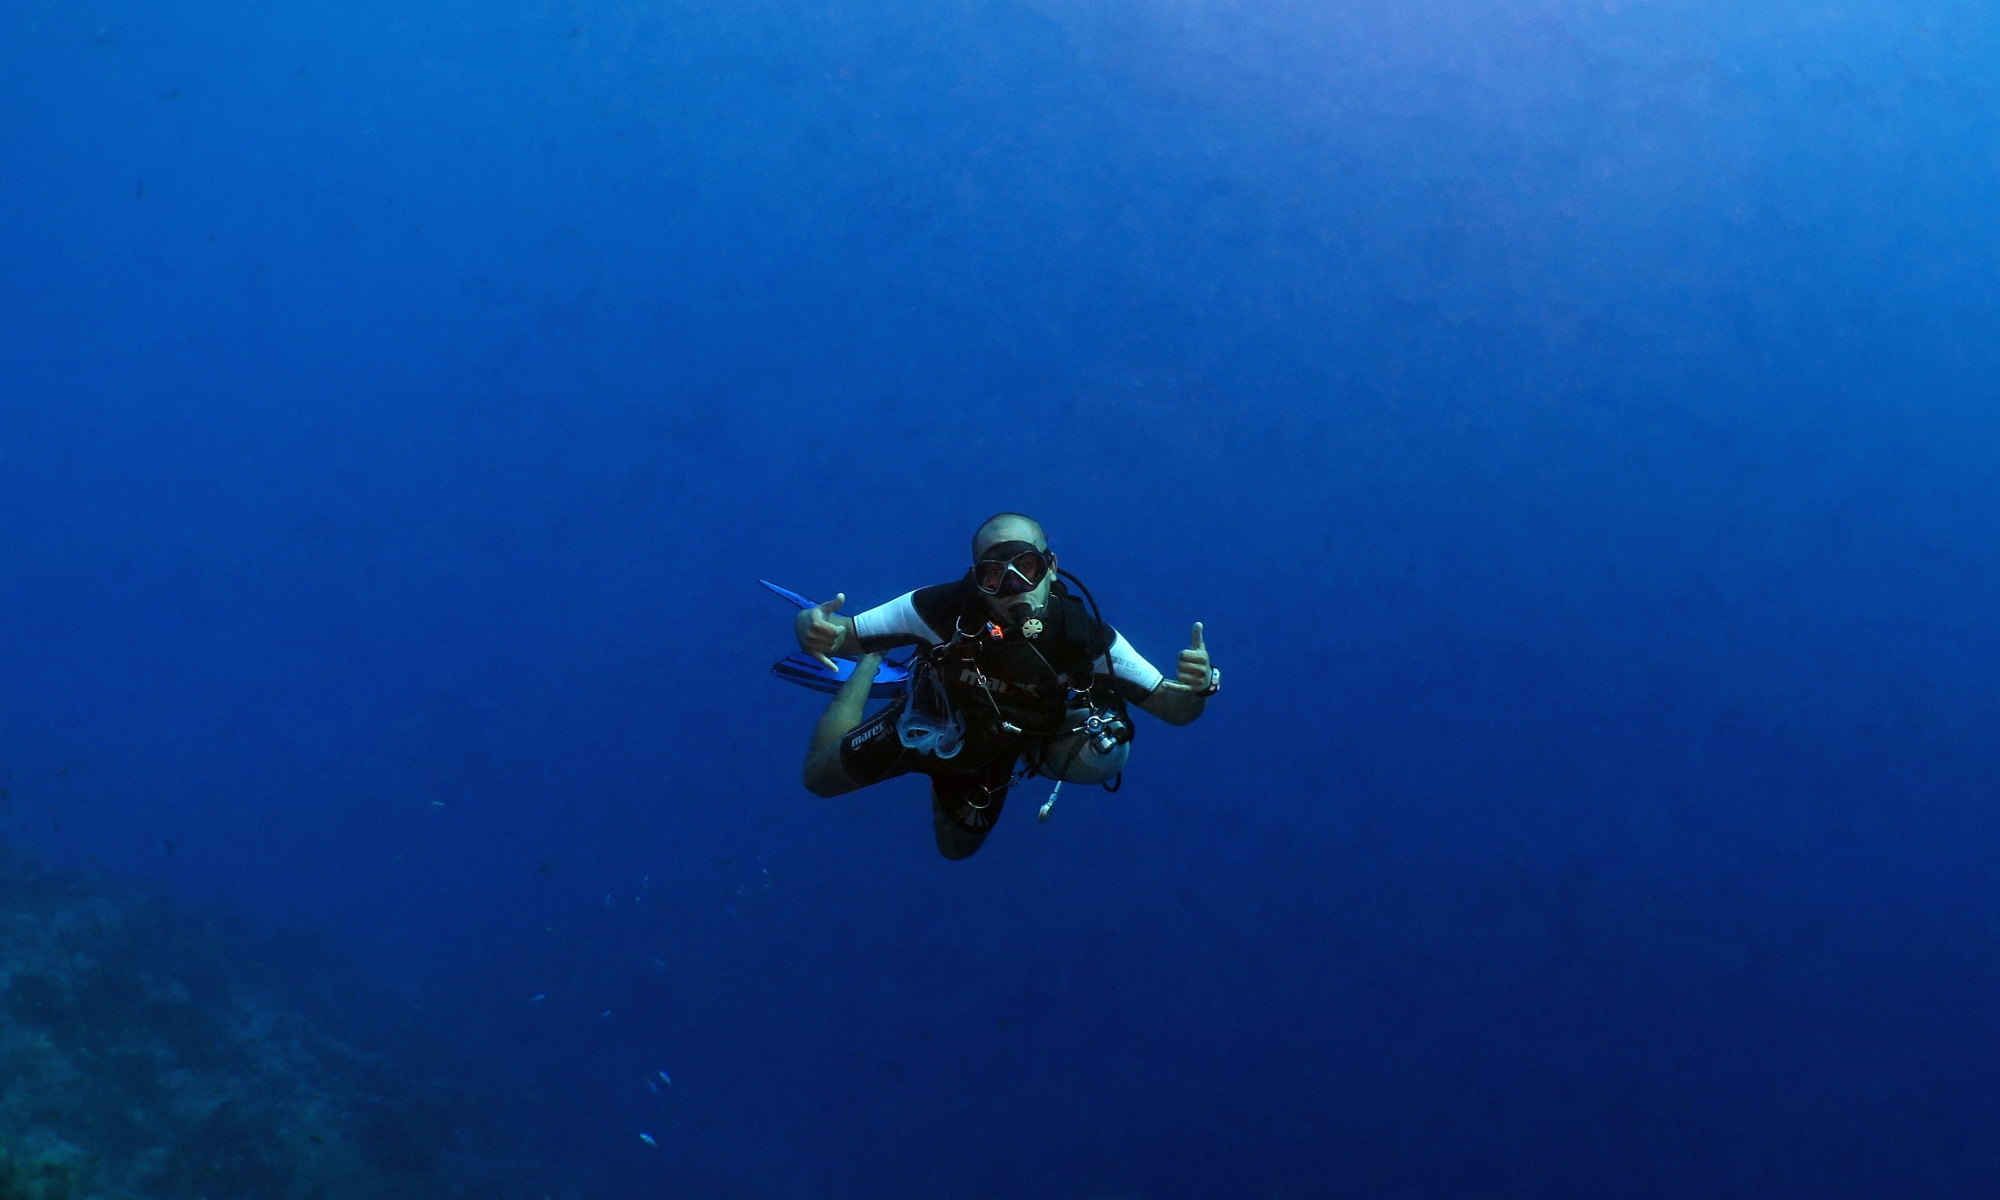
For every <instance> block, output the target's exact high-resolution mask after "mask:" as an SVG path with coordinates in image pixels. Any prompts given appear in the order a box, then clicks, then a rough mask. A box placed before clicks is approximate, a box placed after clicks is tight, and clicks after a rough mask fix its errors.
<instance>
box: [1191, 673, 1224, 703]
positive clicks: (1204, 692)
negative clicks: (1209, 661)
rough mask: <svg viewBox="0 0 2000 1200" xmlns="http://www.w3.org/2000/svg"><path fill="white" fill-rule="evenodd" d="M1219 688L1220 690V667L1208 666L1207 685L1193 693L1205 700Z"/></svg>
mask: <svg viewBox="0 0 2000 1200" xmlns="http://www.w3.org/2000/svg"><path fill="white" fill-rule="evenodd" d="M1221 690H1222V672H1221V670H1220V669H1218V668H1216V667H1210V668H1209V669H1208V686H1207V687H1205V688H1203V689H1201V690H1200V691H1198V692H1196V693H1195V695H1197V696H1200V697H1201V698H1202V699H1204V700H1206V699H1207V698H1208V697H1210V696H1213V695H1215V693H1217V692H1219V691H1221Z"/></svg>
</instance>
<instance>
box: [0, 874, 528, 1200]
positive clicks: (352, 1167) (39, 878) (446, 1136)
mask: <svg viewBox="0 0 2000 1200" xmlns="http://www.w3.org/2000/svg"><path fill="white" fill-rule="evenodd" d="M269 948H270V947H269V946H268V944H267V945H266V947H265V949H269ZM261 957H265V956H264V955H262V954H260V953H259V948H258V947H257V946H256V945H254V944H253V943H251V942H250V941H249V940H248V939H245V938H243V937H242V936H240V935H236V934H232V933H231V932H230V931H229V930H228V929H227V928H226V927H223V926H220V925H218V924H217V923H216V922H215V921H213V920H211V919H206V918H203V917H201V916H199V915H197V914H193V913H190V912H188V911H186V910H184V909H181V908H179V907H177V906H175V905H173V904H170V903H168V902H166V901H163V900H160V899H158V898H156V897H152V896H149V895H146V894H144V893H142V892H140V891H138V890H137V889H133V888H130V887H127V886H124V885H120V884H117V883H115V882H112V881H107V880H95V879H87V878H85V877H82V876H78V875H73V874H63V873H52V872H48V871H43V870H40V869H37V868H36V867H35V866H34V865H33V864H32V863H30V862H27V861H25V860H23V859H21V858H19V857H18V856H11V855H0V1200H95V1198H103V1200H114V1198H117V1200H141V1198H144V1200H180V1198H183V1197H185V1198H188V1200H197V1198H205V1200H252V1198H255V1200H332V1198H336V1197H350V1196H352V1197H370V1198H378V1200H397V1198H400V1197H411V1198H415V1197H419V1196H422V1197H426V1198H430V1200H436V1198H439V1197H452V1196H482V1197H486V1196H504V1195H507V1194H509V1193H512V1192H517V1191H519V1190H521V1189H522V1188H523V1187H524V1186H525V1183H526V1181H525V1179H524V1178H523V1177H522V1173H521V1172H519V1171H518V1170H513V1169H510V1170H507V1171H502V1170H501V1169H499V1167H498V1166H497V1165H496V1164H495V1162H494V1156H493V1154H492V1152H491V1144H492V1142H493V1136H492V1133H491V1126H490V1125H488V1124H486V1123H485V1121H484V1118H483V1117H482V1115H481V1113H480V1112H479V1110H478V1107H477V1106H476V1105H475V1104H473V1103H472V1101H471V1089H469V1088H467V1087H466V1086H465V1085H464V1083H463V1082H462V1081H458V1082H454V1081H453V1080H452V1079H451V1078H450V1077H449V1075H448V1074H440V1073H437V1072H435V1071H434V1070H431V1069H430V1068H429V1067H428V1066H425V1067H420V1066H418V1065H416V1063H417V1062H418V1061H420V1060H417V1059H416V1058H415V1057H414V1056H413V1055H412V1054H409V1053H405V1052H404V1049H403V1048H402V1047H398V1046H391V1045H389V1044H388V1040H387V1039H386V1038H381V1039H377V1044H374V1045H368V1044H366V1040H365V1039H356V1038H354V1037H352V1036H351V1035H349V1034H348V1033H347V1031H343V1035H342V1036H336V1035H335V1033H334V1032H332V1031H331V1030H330V1028H329V1025H330V1024H337V1023H338V1022H330V1021H329V1020H328V1019H327V1014H326V1013H325V1011H324V1010H322V1011H321V1012H320V1013H317V1014H315V1013H314V1012H313V1011H312V1008H313V1006H312V1005H311V1004H310V1003H308V1002H304V1001H303V997H300V996H292V997H288V996H287V993H286V988H285V987H284V984H283V980H282V979H279V978H277V977H276V976H275V975H273V974H272V973H271V972H268V971H262V970H260V968H263V967H264V964H263V963H262V962H259V961H257V960H258V959H259V958H261ZM474 1146H478V1147H479V1148H480V1149H479V1152H478V1153H474V1152H472V1149H471V1148H472V1147H474Z"/></svg>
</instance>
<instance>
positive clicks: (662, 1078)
mask: <svg viewBox="0 0 2000 1200" xmlns="http://www.w3.org/2000/svg"><path fill="white" fill-rule="evenodd" d="M660 1082H661V1083H665V1084H672V1083H673V1080H671V1079H668V1078H667V1073H666V1072H665V1071H662V1072H660Z"/></svg>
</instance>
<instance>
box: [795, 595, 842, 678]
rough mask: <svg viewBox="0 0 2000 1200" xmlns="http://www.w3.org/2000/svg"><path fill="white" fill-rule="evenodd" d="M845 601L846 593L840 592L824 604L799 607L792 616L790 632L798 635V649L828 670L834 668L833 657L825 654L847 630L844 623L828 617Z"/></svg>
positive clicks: (830, 650) (828, 652)
mask: <svg viewBox="0 0 2000 1200" xmlns="http://www.w3.org/2000/svg"><path fill="white" fill-rule="evenodd" d="M845 603H847V593H846V592H840V593H837V594H836V595H835V596H834V598H833V599H831V600H828V601H827V602H825V603H824V604H815V605H813V606H812V607H811V608H802V609H800V610H799V615H798V616H796V617H794V618H792V632H793V633H794V634H796V635H797V636H798V639H799V649H801V650H803V651H805V652H806V653H807V654H810V655H812V656H813V657H814V658H815V659H818V660H819V662H820V664H821V665H822V666H824V667H825V668H826V669H827V670H829V671H832V670H835V669H836V668H835V667H834V665H833V659H831V658H829V657H827V656H828V655H830V654H832V653H833V648H834V647H835V646H838V645H839V644H840V638H841V635H842V634H844V633H846V632H847V626H846V625H843V624H841V623H840V622H838V621H834V620H830V619H829V618H830V617H831V615H832V614H833V613H834V612H836V611H838V610H839V608H840V606H841V605H843V604H845Z"/></svg>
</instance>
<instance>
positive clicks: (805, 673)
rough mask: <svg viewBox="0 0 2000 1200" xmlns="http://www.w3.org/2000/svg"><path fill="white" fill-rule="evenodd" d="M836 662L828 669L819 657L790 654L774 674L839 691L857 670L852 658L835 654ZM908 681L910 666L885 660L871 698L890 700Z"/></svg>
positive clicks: (798, 599) (800, 601)
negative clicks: (839, 656) (836, 656)
mask: <svg viewBox="0 0 2000 1200" xmlns="http://www.w3.org/2000/svg"><path fill="white" fill-rule="evenodd" d="M757 582H758V583H761V584H763V585H764V586H765V587H767V588H770V589H771V590H772V591H774V592H776V593H778V594H779V595H780V596H783V597H784V598H785V599H787V600H790V601H791V602H792V603H793V604H796V605H798V606H799V607H800V608H811V607H812V606H813V602H812V601H810V600H808V599H806V598H805V597H804V596H801V595H799V594H798V593H797V592H795V591H792V590H791V589H790V588H781V587H779V586H778V585H777V584H775V583H772V582H771V581H770V580H768V579H759V580H758V581H757ZM833 663H834V669H833V670H831V671H829V670H827V669H826V668H825V667H824V666H822V665H821V664H820V662H819V660H818V659H815V658H809V657H807V656H806V655H804V654H788V655H786V656H785V657H784V658H783V659H782V660H781V661H779V662H778V663H777V664H776V665H774V666H772V668H771V674H773V675H776V676H777V677H778V678H780V679H782V680H784V681H785V682H787V683H796V684H798V685H799V686H800V687H809V688H811V689H812V690H813V691H815V692H825V693H827V694H828V695H832V694H833V693H834V692H837V691H839V690H840V685H841V684H843V683H846V682H847V680H848V678H849V677H850V676H852V675H853V674H854V663H853V661H852V660H851V659H845V658H836V659H834V660H833ZM909 681H910V668H908V667H906V666H902V665H900V664H898V663H890V662H885V663H883V664H882V669H881V670H880V671H877V672H876V673H875V682H874V683H872V684H870V685H869V686H868V698H869V699H870V700H887V699H888V698H889V697H891V696H899V695H901V694H902V692H903V688H904V686H905V685H907V684H908V683H909Z"/></svg>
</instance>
